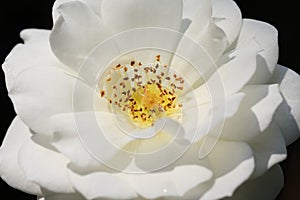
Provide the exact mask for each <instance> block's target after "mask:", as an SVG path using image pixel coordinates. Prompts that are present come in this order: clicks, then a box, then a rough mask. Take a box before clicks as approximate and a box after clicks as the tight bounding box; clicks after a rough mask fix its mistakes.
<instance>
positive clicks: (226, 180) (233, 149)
mask: <svg viewBox="0 0 300 200" xmlns="http://www.w3.org/2000/svg"><path fill="white" fill-rule="evenodd" d="M208 159H209V160H210V163H211V166H212V170H213V172H214V176H215V177H216V179H215V181H214V183H213V185H212V187H211V188H209V189H208V191H207V192H206V193H205V194H204V195H203V196H202V197H201V198H200V199H201V200H209V199H219V198H223V197H226V196H231V195H232V194H233V192H234V190H235V189H236V188H237V187H238V186H240V185H241V184H242V183H243V182H244V181H246V180H247V179H248V178H249V177H250V175H251V174H252V172H253V169H254V165H255V164H254V158H253V155H252V151H251V148H250V147H249V145H247V144H246V143H241V142H229V141H221V140H219V141H218V143H217V145H216V146H215V148H214V149H213V151H212V152H211V153H210V154H209V156H208Z"/></svg>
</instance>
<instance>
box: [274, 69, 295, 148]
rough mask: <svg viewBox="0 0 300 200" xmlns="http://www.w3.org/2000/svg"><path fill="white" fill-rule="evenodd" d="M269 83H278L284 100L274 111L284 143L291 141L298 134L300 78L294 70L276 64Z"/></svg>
mask: <svg viewBox="0 0 300 200" xmlns="http://www.w3.org/2000/svg"><path fill="white" fill-rule="evenodd" d="M269 82H270V83H278V84H279V90H280V93H281V95H282V96H283V98H284V101H283V102H282V104H281V105H280V106H279V108H278V110H277V112H276V113H275V116H274V118H275V121H276V123H277V124H278V125H279V127H280V129H281V131H282V133H283V136H284V138H285V141H286V144H287V145H289V144H291V143H293V142H294V141H295V140H296V139H297V138H299V136H300V131H299V127H300V113H299V110H300V102H299V101H300V100H299V99H300V78H299V75H298V74H297V73H295V72H294V71H292V70H290V69H288V68H286V67H284V66H281V65H277V66H276V68H275V71H274V74H273V76H272V78H271V79H270V80H269Z"/></svg>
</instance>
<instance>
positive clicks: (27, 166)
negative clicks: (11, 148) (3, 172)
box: [18, 139, 75, 193]
mask: <svg viewBox="0 0 300 200" xmlns="http://www.w3.org/2000/svg"><path fill="white" fill-rule="evenodd" d="M18 161H19V163H20V166H21V167H22V169H23V170H24V174H25V176H26V177H27V179H28V180H30V181H32V182H34V183H36V184H38V185H39V186H41V187H43V188H45V189H46V190H48V191H51V192H54V193H74V192H75V191H74V189H73V186H72V184H71V182H70V180H69V178H68V175H67V165H68V163H69V160H68V159H67V158H66V157H64V156H63V155H61V154H60V153H57V152H55V151H53V149H52V150H50V149H47V148H44V147H42V146H41V145H39V144H37V143H35V142H34V141H33V140H32V139H29V140H27V141H25V142H24V144H23V145H22V147H21V148H20V151H19V159H18ZM33 163H34V164H33Z"/></svg>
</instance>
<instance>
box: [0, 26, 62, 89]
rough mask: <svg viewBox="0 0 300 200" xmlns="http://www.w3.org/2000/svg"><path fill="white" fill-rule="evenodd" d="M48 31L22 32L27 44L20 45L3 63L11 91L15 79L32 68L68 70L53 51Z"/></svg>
mask: <svg viewBox="0 0 300 200" xmlns="http://www.w3.org/2000/svg"><path fill="white" fill-rule="evenodd" d="M49 34H50V31H48V30H37V29H27V30H24V31H22V32H21V38H22V39H23V40H24V43H25V44H18V45H17V46H15V47H14V49H13V50H12V51H11V52H10V54H9V55H8V56H7V57H6V59H5V62H4V63H3V70H4V72H5V79H6V86H7V89H8V90H10V89H11V87H12V85H13V82H14V80H15V78H16V77H17V76H18V75H19V74H20V73H21V72H22V71H24V70H26V69H28V68H30V67H44V66H55V67H61V68H64V69H65V68H66V67H65V66H64V65H63V64H62V63H61V62H59V61H58V59H57V58H56V57H55V56H54V54H53V53H52V51H51V48H50V44H49Z"/></svg>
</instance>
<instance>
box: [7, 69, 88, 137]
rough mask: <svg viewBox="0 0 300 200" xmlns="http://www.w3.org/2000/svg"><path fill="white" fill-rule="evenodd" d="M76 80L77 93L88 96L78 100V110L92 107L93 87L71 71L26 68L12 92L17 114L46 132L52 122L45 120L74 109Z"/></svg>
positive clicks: (36, 129) (17, 79) (31, 126)
mask: <svg viewBox="0 0 300 200" xmlns="http://www.w3.org/2000/svg"><path fill="white" fill-rule="evenodd" d="M75 83H76V85H77V86H78V87H77V92H78V94H80V96H85V97H86V98H81V99H79V100H78V101H77V107H76V108H77V110H78V111H83V110H88V109H91V107H92V105H91V102H92V103H93V99H91V98H92V97H93V96H91V94H94V91H93V90H92V89H91V88H90V87H89V86H87V85H86V84H85V83H83V82H82V81H81V80H79V79H77V78H76V77H73V75H72V74H69V73H68V72H66V71H64V70H61V69H58V68H56V67H43V68H42V67H35V68H30V69H28V70H25V71H23V72H22V73H20V74H19V75H18V77H16V78H15V80H14V85H13V86H12V88H11V90H10V91H9V96H10V98H11V99H12V101H13V103H14V106H15V110H16V112H17V114H18V115H19V116H20V118H21V119H22V120H23V121H24V122H25V123H26V124H27V125H29V126H30V128H31V129H33V130H35V131H41V132H42V133H47V130H49V125H50V124H49V123H47V122H46V121H47V119H48V118H49V117H50V116H51V115H55V114H59V113H65V112H73V111H74V110H73V103H72V101H73V97H74V94H73V89H74V85H75ZM89 97H90V98H89ZM42 122H43V123H42Z"/></svg>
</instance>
